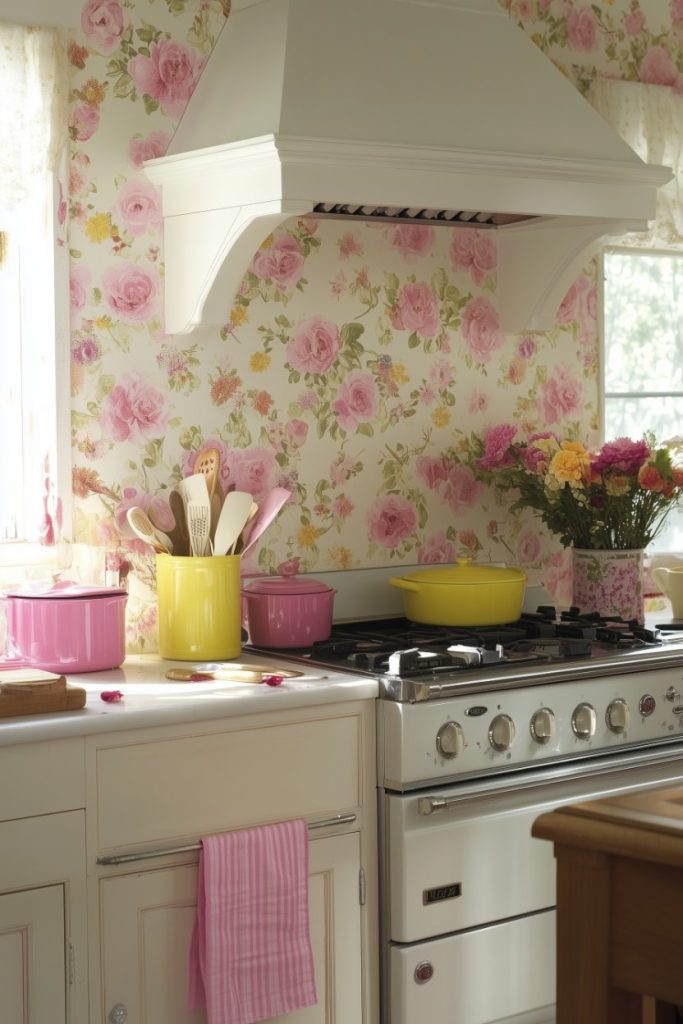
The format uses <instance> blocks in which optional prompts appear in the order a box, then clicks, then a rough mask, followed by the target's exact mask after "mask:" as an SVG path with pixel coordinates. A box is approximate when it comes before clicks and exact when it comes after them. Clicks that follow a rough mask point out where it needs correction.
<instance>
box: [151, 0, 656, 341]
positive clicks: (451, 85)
mask: <svg viewBox="0 0 683 1024" xmlns="http://www.w3.org/2000/svg"><path fill="white" fill-rule="evenodd" d="M145 168H146V170H147V173H148V175H149V177H150V178H151V179H152V180H153V181H154V182H155V183H157V184H159V185H160V186H161V188H162V200H163V211H164V225H165V260H166V285H165V287H166V330H167V332H168V333H186V332H189V331H192V330H193V329H194V328H195V327H197V326H199V325H200V324H220V323H224V322H225V320H226V319H227V316H228V311H229V309H230V306H231V304H232V300H233V297H234V295H235V293H236V292H237V291H238V289H239V287H240V284H241V281H242V278H243V276H244V273H245V271H246V269H247V267H248V266H249V263H250V261H251V259H252V257H253V255H254V253H255V252H256V250H257V249H258V247H259V245H260V244H261V242H262V241H263V240H264V239H265V238H266V237H267V236H268V235H269V234H270V232H271V231H273V230H274V229H275V228H276V227H278V226H280V225H281V224H283V223H284V222H285V221H286V220H287V219H289V218H290V217H297V216H306V215H315V216H326V217H327V216H343V217H356V218H358V217H361V218H366V219H373V220H385V221H386V220H392V219H399V220H404V219H410V220H415V221H416V222H421V221H429V222H430V223H432V224H444V225H451V226H452V225H463V224H465V225H466V224H470V225H476V226H478V227H481V226H482V225H484V226H486V227H487V228H490V229H492V230H495V231H496V232H497V236H498V250H499V262H498V302H499V312H500V318H501V326H502V328H503V330H505V331H507V332H517V331H522V330H543V329H547V328H548V327H550V326H552V325H553V324H554V323H555V313H556V310H557V307H558V305H559V303H560V302H561V300H562V298H563V296H564V294H565V292H566V290H567V288H568V287H569V285H570V284H571V281H572V280H573V277H574V276H575V275H576V274H577V273H578V271H579V269H580V267H581V265H582V263H583V262H584V261H585V260H586V259H587V258H588V256H589V255H590V253H591V251H592V250H594V249H595V248H597V246H598V245H599V244H600V242H601V241H602V240H603V239H604V238H607V237H615V236H618V235H621V234H623V233H624V232H626V231H629V230H631V231H634V230H643V229H644V227H645V226H646V224H647V221H648V220H649V219H651V218H652V217H654V215H655V199H656V191H657V188H659V187H660V186H661V185H663V184H665V183H666V182H667V181H668V180H670V178H671V172H670V171H669V169H668V168H662V167H654V166H650V165H647V164H645V163H643V161H642V160H640V158H639V157H638V156H636V154H635V153H634V152H633V151H632V150H631V149H630V148H629V146H627V145H626V143H625V142H623V141H622V140H621V139H620V138H619V137H618V135H616V133H615V132H613V131H612V129H611V128H609V127H608V125H607V124H606V123H605V121H604V120H603V119H602V118H601V117H600V116H599V115H598V114H597V113H596V112H595V111H594V110H593V109H592V107H591V106H590V104H589V103H588V102H587V101H586V100H584V99H583V98H582V97H581V96H580V95H579V93H578V92H577V91H576V89H575V88H574V87H573V86H572V85H571V84H570V83H569V82H568V81H567V80H566V78H565V77H564V76H563V75H562V74H561V73H560V72H559V71H558V70H557V68H555V67H554V66H553V64H552V63H551V62H550V61H549V60H548V59H547V58H546V57H545V56H544V55H543V54H542V53H541V52H540V51H539V50H538V48H537V47H535V46H534V45H533V43H532V42H531V41H530V40H529V39H528V37H527V36H526V35H525V33H524V32H523V31H522V30H521V29H519V28H518V26H517V25H516V24H515V23H514V21H512V20H511V19H510V17H509V16H508V14H507V13H506V12H505V11H504V10H503V9H502V7H501V6H500V4H499V3H498V0H233V3H232V12H231V14H230V16H229V18H228V19H227V22H226V24H225V27H224V28H223V30H222V32H221V34H220V36H219V38H218V40H217V42H216V45H215V47H214V49H213V52H212V54H211V56H210V58H209V61H208V62H207V66H206V68H205V69H204V72H203V74H202V76H201V78H200V80H199V82H198V84H197V88H196V89H195V92H194V94H193V96H192V97H191V99H190V102H189V104H188V106H187V108H186V111H185V113H184V115H183V117H182V119H181V121H180V124H179V125H178V128H177V130H176V133H175V135H174V137H173V139H172V142H171V146H170V148H169V152H168V154H167V155H166V156H165V157H162V158H161V159H158V160H152V161H148V162H147V163H146V164H145ZM321 197H323V198H321Z"/></svg>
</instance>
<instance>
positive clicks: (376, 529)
mask: <svg viewBox="0 0 683 1024" xmlns="http://www.w3.org/2000/svg"><path fill="white" fill-rule="evenodd" d="M416 526H417V513H416V512H415V506H414V505H413V503H412V502H411V501H409V500H408V499H407V498H404V497H403V496H402V495H400V494H382V495H380V497H379V498H375V500H374V501H373V503H372V505H371V506H370V509H369V511H368V527H369V531H370V539H371V540H372V541H374V543H375V544H379V545H381V547H383V548H390V549H392V548H397V547H399V546H400V545H401V544H402V543H403V541H404V540H407V538H408V537H410V535H411V534H412V533H413V532H414V531H415V528H416Z"/></svg>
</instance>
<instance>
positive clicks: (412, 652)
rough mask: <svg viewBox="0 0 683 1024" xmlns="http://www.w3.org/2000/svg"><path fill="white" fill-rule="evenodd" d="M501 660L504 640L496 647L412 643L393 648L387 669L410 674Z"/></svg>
mask: <svg viewBox="0 0 683 1024" xmlns="http://www.w3.org/2000/svg"><path fill="white" fill-rule="evenodd" d="M502 660H503V646H502V644H496V645H495V647H494V648H493V649H489V648H486V647H467V646H465V645H464V644H452V645H451V646H450V647H447V648H446V650H442V651H429V650H421V649H420V648H418V647H410V648H408V649H407V650H403V651H394V652H393V653H392V654H390V655H389V662H388V671H389V675H391V676H400V677H402V678H407V677H408V676H417V675H425V674H426V673H429V672H444V671H452V670H453V669H458V668H476V667H478V666H479V665H491V664H493V663H494V662H498V661H502Z"/></svg>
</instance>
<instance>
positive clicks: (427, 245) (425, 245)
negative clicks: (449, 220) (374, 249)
mask: <svg viewBox="0 0 683 1024" xmlns="http://www.w3.org/2000/svg"><path fill="white" fill-rule="evenodd" d="M388 235H389V241H390V243H391V244H392V245H393V246H394V248H396V249H398V251H399V254H400V255H401V256H402V257H403V259H404V260H414V259H417V258H418V257H420V256H425V255H426V254H427V253H428V252H429V251H430V249H432V248H433V246H434V242H435V239H436V233H435V231H434V228H430V227H428V226H427V225H426V224H396V225H395V226H394V227H392V228H389V229H388Z"/></svg>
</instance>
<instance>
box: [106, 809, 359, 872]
mask: <svg viewBox="0 0 683 1024" xmlns="http://www.w3.org/2000/svg"><path fill="white" fill-rule="evenodd" d="M355 820H356V815H355V814H336V815H335V816H334V818H324V819H323V820H322V821H309V823H308V828H309V831H310V830H312V829H314V828H334V826H335V825H351V824H353V822H354V821H355ZM201 845H202V844H201V843H190V844H189V845H187V846H170V847H166V849H164V850H143V851H142V852H140V853H122V854H118V855H116V856H113V857H98V858H97V863H98V864H103V865H112V864H130V863H132V862H133V861H136V860H151V859H152V858H153V857H172V856H173V854H175V853H190V852H192V851H193V850H199V849H201Z"/></svg>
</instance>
